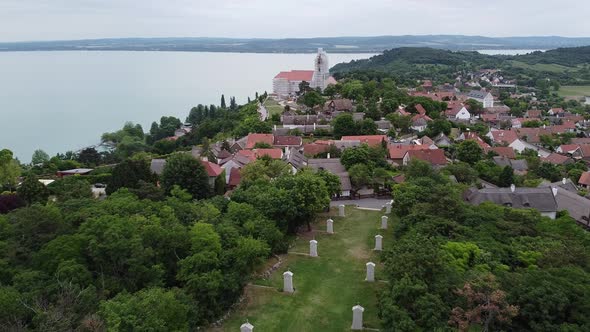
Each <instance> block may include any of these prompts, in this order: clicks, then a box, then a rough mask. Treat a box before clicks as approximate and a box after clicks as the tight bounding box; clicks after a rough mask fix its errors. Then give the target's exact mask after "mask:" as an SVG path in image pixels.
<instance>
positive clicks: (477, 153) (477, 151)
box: [457, 140, 483, 165]
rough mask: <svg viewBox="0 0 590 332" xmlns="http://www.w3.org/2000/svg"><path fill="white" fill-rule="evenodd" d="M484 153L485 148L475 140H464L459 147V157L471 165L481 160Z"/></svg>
mask: <svg viewBox="0 0 590 332" xmlns="http://www.w3.org/2000/svg"><path fill="white" fill-rule="evenodd" d="M482 155H483V150H482V149H481V147H480V146H479V144H477V142H476V141H474V140H466V141H463V142H461V143H460V144H459V146H458V147H457V158H458V159H459V160H461V161H463V162H466V163H469V164H471V165H473V164H475V163H476V162H478V161H480V160H481V158H482Z"/></svg>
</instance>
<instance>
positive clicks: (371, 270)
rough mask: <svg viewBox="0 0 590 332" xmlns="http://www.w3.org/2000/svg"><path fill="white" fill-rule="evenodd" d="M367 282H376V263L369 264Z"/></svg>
mask: <svg viewBox="0 0 590 332" xmlns="http://www.w3.org/2000/svg"><path fill="white" fill-rule="evenodd" d="M365 281H368V282H374V281H375V263H373V262H368V263H367V278H366V279H365Z"/></svg>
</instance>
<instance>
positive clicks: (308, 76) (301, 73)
mask: <svg viewBox="0 0 590 332" xmlns="http://www.w3.org/2000/svg"><path fill="white" fill-rule="evenodd" d="M277 78H283V79H286V80H288V81H306V82H311V80H312V79H313V70H291V71H282V72H280V73H278V74H277V76H275V79H277Z"/></svg>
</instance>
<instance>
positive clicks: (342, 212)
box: [338, 204, 345, 217]
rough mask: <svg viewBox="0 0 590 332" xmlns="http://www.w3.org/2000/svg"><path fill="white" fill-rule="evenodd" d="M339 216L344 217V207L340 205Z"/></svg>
mask: <svg viewBox="0 0 590 332" xmlns="http://www.w3.org/2000/svg"><path fill="white" fill-rule="evenodd" d="M338 216H340V217H344V216H345V215H344V205H342V204H340V205H338Z"/></svg>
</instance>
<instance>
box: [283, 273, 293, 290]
mask: <svg viewBox="0 0 590 332" xmlns="http://www.w3.org/2000/svg"><path fill="white" fill-rule="evenodd" d="M294 291H295V290H294V289H293V272H291V271H287V272H285V273H283V292H285V293H293V292H294Z"/></svg>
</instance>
